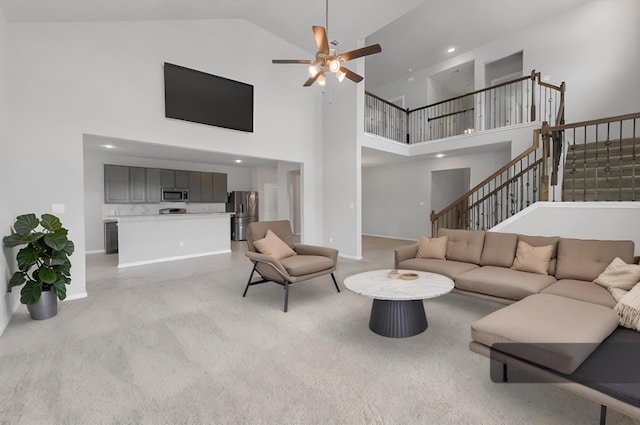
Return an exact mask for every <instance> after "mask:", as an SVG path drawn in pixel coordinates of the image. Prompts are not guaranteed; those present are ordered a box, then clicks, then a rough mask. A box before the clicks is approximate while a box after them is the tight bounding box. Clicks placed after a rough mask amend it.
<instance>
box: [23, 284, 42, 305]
mask: <svg viewBox="0 0 640 425" xmlns="http://www.w3.org/2000/svg"><path fill="white" fill-rule="evenodd" d="M41 293H42V288H41V287H40V285H39V284H38V283H36V282H27V284H26V285H24V288H22V291H20V302H21V303H22V304H35V303H37V302H38V300H39V299H40V294H41Z"/></svg>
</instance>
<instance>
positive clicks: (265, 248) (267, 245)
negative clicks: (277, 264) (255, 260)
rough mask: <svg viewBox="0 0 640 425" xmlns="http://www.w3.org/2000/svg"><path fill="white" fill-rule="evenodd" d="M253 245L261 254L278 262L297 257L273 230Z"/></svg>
mask: <svg viewBox="0 0 640 425" xmlns="http://www.w3.org/2000/svg"><path fill="white" fill-rule="evenodd" d="M253 245H254V246H255V247H256V248H258V251H260V253H261V254H265V255H268V256H270V257H274V258H276V259H278V260H282V259H283V258H287V257H291V256H292V255H296V252H295V251H294V250H293V249H291V248H290V247H289V245H287V244H286V243H285V242H284V241H283V240H282V239H280V238H279V237H278V236H277V235H276V234H275V233H273V232H272V231H271V229H269V230H267V234H266V235H265V237H264V238H262V239H258V240H257V241H253Z"/></svg>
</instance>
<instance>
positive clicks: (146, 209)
mask: <svg viewBox="0 0 640 425" xmlns="http://www.w3.org/2000/svg"><path fill="white" fill-rule="evenodd" d="M161 208H186V209H187V212H189V213H214V212H225V204H221V203H216V204H200V203H198V204H189V203H186V202H163V203H161V204H102V218H103V219H104V218H107V217H118V216H124V215H154V214H158V211H160V209H161Z"/></svg>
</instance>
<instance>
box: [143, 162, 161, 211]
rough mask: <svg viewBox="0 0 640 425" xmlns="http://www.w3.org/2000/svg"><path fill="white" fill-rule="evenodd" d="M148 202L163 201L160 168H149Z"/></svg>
mask: <svg viewBox="0 0 640 425" xmlns="http://www.w3.org/2000/svg"><path fill="white" fill-rule="evenodd" d="M146 171H147V202H150V203H157V202H161V201H162V184H161V178H160V169H159V168H147V169H146Z"/></svg>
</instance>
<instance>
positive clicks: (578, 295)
mask: <svg viewBox="0 0 640 425" xmlns="http://www.w3.org/2000/svg"><path fill="white" fill-rule="evenodd" d="M541 292H542V293H543V294H553V295H559V296H561V297H565V298H571V299H574V300H579V301H585V302H588V303H591V304H600V305H603V306H605V307H609V308H613V306H615V305H616V300H615V299H614V298H613V296H612V295H611V293H609V291H607V290H606V289H605V288H603V287H602V286H600V285H596V284H595V283H593V282H585V281H584V280H574V279H562V280H559V281H557V282H556V283H554V284H553V285H549V286H548V287H546V288H545V289H543V290H542V291H541Z"/></svg>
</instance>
